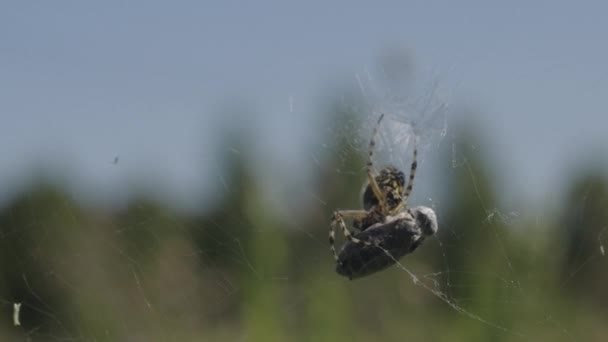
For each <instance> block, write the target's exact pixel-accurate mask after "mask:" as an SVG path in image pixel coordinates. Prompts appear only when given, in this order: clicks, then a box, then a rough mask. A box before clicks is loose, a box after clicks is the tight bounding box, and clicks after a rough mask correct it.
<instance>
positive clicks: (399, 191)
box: [363, 166, 405, 211]
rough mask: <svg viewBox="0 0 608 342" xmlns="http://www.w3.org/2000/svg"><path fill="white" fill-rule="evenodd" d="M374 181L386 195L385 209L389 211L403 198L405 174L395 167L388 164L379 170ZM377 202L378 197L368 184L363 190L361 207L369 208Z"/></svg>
mask: <svg viewBox="0 0 608 342" xmlns="http://www.w3.org/2000/svg"><path fill="white" fill-rule="evenodd" d="M376 182H377V183H378V186H379V187H380V191H381V192H382V194H383V195H384V196H385V197H386V204H387V206H388V208H387V209H388V210H389V211H390V210H392V209H394V208H396V207H397V206H399V204H400V203H401V201H402V200H403V192H404V187H405V174H404V173H403V172H402V171H400V170H398V169H397V168H395V167H392V166H389V167H387V168H384V169H382V171H380V174H379V175H378V176H376ZM377 204H378V199H377V198H376V196H375V195H374V192H373V191H372V188H371V186H370V185H369V184H368V185H367V186H366V187H365V191H364V192H363V208H365V210H369V209H371V208H372V207H373V206H375V205H377Z"/></svg>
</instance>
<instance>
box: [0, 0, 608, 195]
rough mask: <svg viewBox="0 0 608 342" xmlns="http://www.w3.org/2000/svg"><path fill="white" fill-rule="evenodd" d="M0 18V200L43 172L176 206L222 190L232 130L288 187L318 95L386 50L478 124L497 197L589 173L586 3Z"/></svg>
mask: <svg viewBox="0 0 608 342" xmlns="http://www.w3.org/2000/svg"><path fill="white" fill-rule="evenodd" d="M1 7H2V10H0V165H1V168H0V185H1V186H0V189H2V190H0V191H1V192H2V194H0V197H2V196H4V197H5V196H6V195H7V194H9V193H10V192H12V191H13V190H14V188H15V187H19V185H20V184H22V183H23V182H24V181H26V180H27V179H28V174H29V173H31V172H32V171H31V170H34V169H36V167H38V166H40V165H47V164H48V165H52V167H51V168H52V170H53V172H54V173H56V175H57V176H58V177H63V178H65V179H66V181H68V182H69V183H71V184H72V185H73V186H74V188H77V189H81V188H86V189H88V190H87V192H88V193H92V194H94V195H101V196H102V197H103V196H106V197H108V196H109V197H110V198H111V197H112V196H114V195H120V194H121V193H123V192H124V191H125V189H126V185H128V184H132V183H133V181H134V180H135V179H138V178H144V179H146V180H147V181H150V182H154V183H156V184H158V186H159V189H160V190H159V191H162V192H163V194H164V196H166V197H169V199H172V200H177V201H181V202H183V203H191V202H192V201H196V196H197V194H199V193H200V192H201V191H209V192H213V191H215V190H218V189H221V185H218V184H219V183H221V182H219V181H218V180H219V179H220V178H219V173H220V169H221V166H220V165H221V160H222V154H225V153H237V152H234V151H232V150H231V147H228V146H221V144H220V143H221V141H220V138H221V135H222V134H224V133H225V132H226V131H227V130H228V127H229V126H230V125H233V124H234V123H237V122H238V123H243V124H244V125H246V126H252V127H253V128H254V131H255V132H256V133H255V136H256V140H255V141H256V143H255V145H254V146H251V147H250V148H251V149H252V150H253V151H257V152H258V153H255V155H256V156H258V155H259V156H261V157H260V158H259V159H260V160H259V162H260V163H261V164H263V163H271V164H273V165H276V166H277V169H279V168H281V169H282V168H285V170H297V169H298V168H301V167H302V165H305V164H306V163H310V162H311V159H310V153H311V152H310V149H311V148H313V149H314V148H315V146H318V145H317V143H318V139H320V137H321V139H322V137H323V135H322V134H320V133H319V132H320V130H322V127H321V126H322V125H323V122H324V121H323V117H322V115H323V113H322V112H321V108H322V105H323V101H325V100H327V97H328V95H327V94H328V93H331V92H332V91H333V90H335V89H338V88H339V87H340V85H341V84H344V83H349V82H354V81H355V77H356V74H357V73H358V72H361V70H365V69H368V68H373V66H374V63H375V62H376V61H377V58H378V56H380V55H381V54H382V53H383V51H384V50H385V49H387V48H389V47H394V46H398V47H403V48H406V49H408V50H409V51H411V52H412V53H413V54H414V55H415V60H416V61H417V64H416V65H417V66H418V67H421V68H423V69H424V68H428V69H432V70H435V71H437V72H438V74H440V75H445V76H446V77H444V78H443V82H444V84H442V87H443V88H444V89H446V88H447V89H453V94H452V95H451V99H450V101H451V102H453V103H452V104H451V107H452V108H458V107H463V108H474V109H475V110H476V111H477V112H478V114H477V115H478V118H479V119H480V121H481V123H482V127H483V128H484V136H485V137H486V138H487V140H486V143H487V144H488V146H487V149H488V151H490V152H492V153H494V156H493V160H494V161H497V162H498V164H497V165H498V168H499V171H500V172H501V177H503V180H504V181H505V183H506V184H509V188H513V189H520V190H521V193H522V194H523V195H524V196H527V197H529V198H542V197H543V196H546V195H550V194H551V193H552V192H553V191H554V188H555V187H557V186H559V185H560V184H561V183H562V182H563V181H564V180H566V179H567V178H568V175H570V174H571V172H572V171H575V170H577V167H578V165H579V164H585V163H590V162H596V161H598V160H600V161H601V162H605V160H606V158H605V155H606V146H608V134H606V133H605V131H606V126H607V125H608V115H607V114H606V113H605V112H606V110H605V106H604V101H603V100H604V98H606V95H607V94H608V66H607V63H606V61H607V60H608V47H607V45H606V44H605V35H606V32H608V22H607V21H606V20H605V17H606V12H607V10H608V6H607V5H605V4H604V3H603V2H600V1H597V2H585V3H574V2H563V3H562V2H554V1H546V2H535V4H530V3H529V2H524V1H519V2H518V1H512V2H508V3H507V2H504V3H495V4H491V3H489V2H486V1H463V2H458V5H457V6H456V5H455V2H449V1H418V2H407V1H400V2H397V1H386V2H382V3H377V2H375V3H372V2H356V3H355V2H350V1H349V2H346V1H344V2H332V3H331V4H330V3H327V2H322V1H308V2H305V3H304V2H302V3H298V4H289V3H287V2H280V1H276V2H248V3H247V4H244V3H236V2H228V1H226V2H215V3H212V2H203V1H181V2H160V1H145V2H144V1H139V2H138V1H129V2H126V1H104V2H97V3H95V4H93V3H89V2H77V1H53V2H40V1H38V2H32V1H7V2H4V3H3V4H2V5H1ZM440 78H441V77H440ZM232 108H237V109H238V108H247V109H251V111H250V113H249V114H242V115H241V116H238V117H230V118H226V115H228V113H229V112H230V110H231V109H232ZM452 119H454V120H457V118H453V117H452ZM252 153H253V152H252ZM313 153H314V151H313ZM252 155H254V154H252ZM116 156H118V157H119V162H118V164H116V165H115V164H114V163H113V161H114V158H115V157H116ZM511 185H512V186H511Z"/></svg>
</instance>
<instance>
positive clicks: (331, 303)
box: [0, 70, 608, 341]
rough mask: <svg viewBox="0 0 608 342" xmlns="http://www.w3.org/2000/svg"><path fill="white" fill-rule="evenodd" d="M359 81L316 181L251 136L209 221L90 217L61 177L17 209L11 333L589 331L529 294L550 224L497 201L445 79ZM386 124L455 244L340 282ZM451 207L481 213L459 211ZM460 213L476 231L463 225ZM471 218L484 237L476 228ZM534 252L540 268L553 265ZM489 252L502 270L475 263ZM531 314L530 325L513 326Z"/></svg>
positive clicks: (150, 202)
mask: <svg viewBox="0 0 608 342" xmlns="http://www.w3.org/2000/svg"><path fill="white" fill-rule="evenodd" d="M353 78H354V80H355V84H356V88H355V89H356V90H355V91H354V92H351V93H349V94H347V97H348V96H352V98H363V99H364V100H363V101H351V100H352V98H349V99H347V100H345V101H344V102H340V103H338V104H337V106H336V108H337V111H338V112H340V111H343V112H344V113H345V115H346V116H345V117H339V120H338V124H337V125H335V126H332V127H334V128H332V129H329V130H328V132H329V134H328V136H327V137H324V138H323V139H321V140H322V141H321V142H320V143H318V144H317V145H314V148H313V152H312V155H311V156H310V158H303V159H305V160H306V163H305V165H312V168H313V170H312V172H311V173H314V174H316V175H317V176H316V178H315V177H314V176H310V178H311V179H312V180H311V179H307V178H306V177H303V178H298V177H297V176H296V177H294V176H293V175H294V174H295V175H298V174H299V172H298V171H297V170H299V169H300V168H302V165H300V164H295V165H296V166H295V167H294V168H295V169H296V171H294V172H284V173H285V174H289V175H291V176H292V177H291V178H290V177H288V176H286V175H285V174H281V172H277V170H278V169H279V168H280V167H281V166H282V165H280V164H276V163H274V164H273V162H272V160H270V161H269V160H264V162H263V163H261V164H262V165H258V164H255V162H256V161H258V160H259V159H260V158H263V156H264V155H265V153H259V151H255V150H252V149H249V148H248V147H247V146H246V144H247V141H245V142H240V141H238V140H236V141H231V142H230V143H228V144H226V147H225V148H224V149H222V150H221V153H220V154H222V155H225V156H226V159H225V160H221V161H213V162H211V167H212V168H214V169H216V170H218V172H217V174H216V176H215V181H216V182H215V183H216V187H215V188H211V190H209V191H210V192H213V194H214V195H213V196H210V197H211V200H209V199H208V200H207V201H208V202H207V203H206V205H205V210H201V211H199V212H195V213H191V212H180V211H175V210H173V209H171V208H168V207H167V205H166V204H163V202H162V201H161V198H162V196H159V195H158V194H157V195H156V197H155V196H151V195H149V194H148V195H142V197H143V198H135V199H132V200H131V201H130V204H128V205H126V206H125V207H118V208H111V209H109V210H107V209H106V210H99V209H98V208H90V207H84V206H82V205H80V204H78V203H76V201H75V200H74V198H73V196H72V195H71V194H70V193H69V192H68V193H65V192H64V191H61V190H58V189H57V188H58V187H61V186H63V185H61V184H60V185H58V184H54V183H52V182H50V183H46V184H43V185H40V186H38V187H37V188H35V189H34V190H32V191H26V192H25V193H26V195H23V197H22V198H20V199H18V200H15V201H14V203H15V204H13V205H11V204H9V205H8V206H6V207H4V208H3V211H2V212H3V214H2V216H1V221H0V243H2V246H1V250H2V253H3V254H2V259H3V260H4V264H3V277H2V284H1V285H0V288H1V290H2V292H0V304H1V305H2V308H3V312H4V313H5V315H4V316H3V317H4V321H3V323H2V324H1V325H0V327H1V328H0V339H2V340H17V339H25V340H32V341H90V340H135V341H138V340H200V339H203V340H211V341H213V340H217V341H221V340H264V341H268V340H277V341H285V340H311V339H317V338H318V339H325V340H336V341H337V340H368V339H370V338H382V339H383V340H402V339H403V337H404V336H407V337H408V339H411V340H446V339H447V340H470V339H478V340H493V339H503V340H522V339H523V340H539V339H550V338H557V339H558V340H576V339H577V338H578V337H579V336H585V335H584V334H583V333H581V332H579V331H577V332H572V331H570V328H569V327H568V325H567V324H566V323H567V322H568V320H567V318H564V316H567V315H568V312H565V313H563V312H561V311H560V310H559V309H558V308H556V307H555V306H553V304H552V303H551V302H549V301H548V300H545V299H542V298H541V299H538V300H536V299H535V297H536V296H537V295H538V293H539V292H541V291H539V289H537V288H532V289H530V288H529V287H528V285H527V284H535V282H533V281H531V280H530V275H529V274H527V272H529V270H530V269H529V268H524V266H522V265H524V264H523V263H522V260H521V259H522V257H521V256H520V253H519V252H520V251H519V250H518V249H517V247H516V246H519V245H522V244H525V242H529V241H536V242H535V243H538V244H540V245H542V243H543V241H544V240H539V239H538V237H534V236H533V235H535V234H539V233H542V228H543V227H542V226H544V225H547V224H548V222H547V219H545V218H542V217H540V218H537V220H536V221H535V224H536V226H539V227H538V228H539V229H538V230H537V231H536V232H528V233H526V234H524V235H525V236H524V237H522V234H520V235H514V234H512V233H513V232H511V231H510V230H513V229H514V228H515V227H517V226H520V225H522V224H523V223H522V222H521V219H520V215H519V214H518V212H517V211H513V210H511V211H508V210H501V209H500V208H502V207H505V205H504V204H502V203H500V202H498V201H496V200H494V199H492V198H491V196H490V195H489V193H490V192H489V190H488V189H487V183H488V182H487V179H486V176H484V175H483V172H482V171H480V170H481V168H480V166H479V163H478V161H477V160H475V158H473V156H474V153H473V152H474V151H475V149H474V148H472V147H473V146H475V144H474V143H471V142H468V141H466V140H464V143H463V141H461V140H459V139H461V138H456V137H455V136H453V135H451V134H452V130H451V128H452V127H451V126H452V122H453V121H452V119H451V118H449V117H448V114H449V113H450V111H449V106H448V103H449V101H448V100H445V99H444V98H445V97H446V95H445V92H444V90H443V89H441V87H440V85H441V84H442V82H439V81H437V77H436V75H432V76H431V77H428V78H430V79H431V81H430V82H425V81H424V78H425V77H424V75H422V76H418V78H417V80H418V81H417V82H414V83H413V84H410V83H407V82H405V83H400V82H398V80H392V81H391V83H390V85H391V87H394V88H389V90H386V88H385V87H384V86H383V85H382V82H384V81H382V79H381V76H378V77H373V76H372V73H371V72H369V71H366V70H363V71H362V72H358V73H355V74H354V77H353ZM420 78H422V79H423V80H422V81H420V80H419V79H420ZM395 82H396V83H397V84H395ZM404 94H406V95H404ZM287 103H288V104H287V107H288V109H286V111H287V112H289V113H294V112H295V113H297V112H298V105H297V104H298V102H297V97H295V96H290V97H289V98H288V101H287ZM336 108H334V110H335V109H336ZM353 113H354V114H353ZM380 113H384V114H385V115H386V118H385V120H384V121H383V122H382V124H381V127H380V129H379V136H378V144H377V150H378V151H377V152H378V153H376V154H375V157H374V162H375V164H376V165H377V167H379V166H380V165H386V164H392V165H395V166H397V167H398V168H399V169H401V170H405V171H406V172H407V170H409V163H411V154H412V153H411V151H412V148H413V144H414V143H417V144H418V147H419V156H420V157H419V168H418V174H417V178H416V183H415V186H414V193H413V195H412V198H411V199H410V201H409V203H410V205H412V206H413V205H426V206H429V207H432V208H433V209H434V210H435V212H436V213H437V214H438V216H439V233H438V235H437V236H436V237H433V238H430V239H427V240H426V241H425V243H424V244H423V245H422V246H421V247H420V248H419V249H418V250H417V251H416V252H415V253H413V254H412V255H408V256H406V257H405V258H403V259H402V260H395V262H396V267H392V268H391V269H388V270H386V271H383V272H380V273H378V274H374V275H371V276H369V277H366V278H363V279H360V280H357V281H352V282H351V281H348V280H346V279H344V278H341V277H339V276H338V275H337V274H335V272H334V271H333V269H334V265H333V260H332V257H331V254H330V252H329V248H328V244H327V241H326V236H327V225H328V223H329V217H330V214H331V212H332V211H333V210H335V209H337V208H342V209H351V208H353V209H355V208H360V207H361V203H360V195H361V193H360V190H361V186H362V185H363V182H364V181H365V160H364V156H365V155H366V153H367V146H368V142H369V137H370V134H371V132H372V130H373V126H374V125H375V122H376V121H377V117H378V116H379V115H380ZM349 115H350V116H349ZM241 133H242V132H232V135H233V136H238V137H241V136H242V135H243V134H241ZM112 159H113V160H114V161H113V162H112V163H110V164H111V165H110V166H109V167H120V166H121V164H122V163H124V162H125V158H124V157H121V158H120V159H119V158H117V157H114V158H110V159H109V160H112ZM331 160H337V164H332V163H331ZM252 165H253V166H252ZM224 169H228V170H231V172H230V173H228V174H227V173H226V172H224V171H223V170H224ZM434 170H441V171H442V172H447V174H448V175H450V174H454V175H455V176H454V177H455V178H454V179H455V181H454V182H452V183H450V182H448V181H441V179H442V178H445V177H447V176H446V174H445V173H443V174H439V173H437V172H435V171H434ZM458 175H460V178H458V177H457V176H458ZM438 179H439V181H438ZM462 183H467V184H466V186H463V188H464V190H462V191H463V192H464V195H462V194H461V196H460V197H457V196H456V194H457V193H458V192H459V185H461V184H462ZM311 184H312V185H311ZM353 184H358V185H357V188H352V185H353ZM448 187H449V188H450V190H449V191H450V192H449V193H448V194H447V195H446V193H445V189H446V188H448ZM311 189H312V190H311ZM590 189H593V184H591V185H589V184H587V185H585V186H584V187H583V190H581V191H582V192H581V193H580V194H579V193H576V194H574V197H575V198H577V199H580V198H587V196H588V195H589V196H591V195H590V192H591V191H592V190H590ZM453 198H456V199H457V200H466V199H469V200H470V203H466V204H467V205H463V206H459V203H453V201H454V199H453ZM453 208H456V209H457V210H456V211H455V209H453ZM467 210H468V211H467ZM465 211H467V212H466V213H465ZM450 212H452V213H450ZM460 213H463V214H462V215H461V216H466V220H464V221H459V220H458V217H459V214H460ZM523 214H525V213H522V216H523ZM466 224H471V225H474V226H475V227H474V228H469V229H465V228H467V227H464V226H465V225H466ZM607 229H608V228H606V227H604V228H602V229H601V230H600V232H599V234H596V233H591V232H590V233H586V234H584V235H585V237H589V236H591V237H592V239H591V240H593V241H592V243H593V246H596V248H595V251H596V252H595V253H592V254H590V255H589V254H588V253H585V252H587V251H588V250H589V249H588V248H586V247H585V245H584V241H582V242H581V246H583V247H581V248H580V250H579V251H577V253H578V254H577V257H576V258H572V260H573V262H572V272H570V273H569V274H568V275H567V276H566V277H565V279H564V280H561V281H558V283H559V286H557V287H558V288H563V287H567V286H569V285H570V284H571V283H574V282H575V280H577V279H578V278H579V277H583V276H584V274H585V273H587V272H586V270H587V269H590V268H591V267H592V266H593V264H594V263H595V264H597V263H598V260H600V259H601V257H603V255H604V244H603V242H604V241H605V239H606V235H607V234H606V231H607ZM514 240H516V241H518V243H515V242H513V241H514ZM520 240H526V241H524V242H521V241H520ZM538 241H541V242H538ZM339 244H340V240H339V241H338V245H339ZM539 249H540V250H541V251H543V252H544V251H546V249H545V247H544V246H539ZM581 251H582V252H581ZM527 253H528V254H524V256H525V257H529V258H530V259H534V258H539V256H538V255H534V254H530V253H529V252H527ZM485 258H488V259H490V261H491V262H490V261H488V263H487V264H486V263H485V260H482V261H484V262H476V260H477V259H485ZM555 258H556V256H553V257H552V259H555ZM539 260H543V261H544V260H546V259H542V258H539ZM534 264H536V265H537V264H538V263H534ZM487 265H490V266H487ZM542 267H544V266H541V267H540V268H538V270H539V272H541V273H542V272H543V269H542ZM544 272H545V273H547V272H546V271H544ZM520 314H521V315H522V317H523V318H522V319H521V320H517V319H515V318H514V317H516V316H517V315H520ZM461 318H464V320H461ZM523 320H527V321H529V322H530V323H529V324H527V323H526V322H523ZM404 324H405V325H406V326H405V328H404ZM437 327H440V328H437Z"/></svg>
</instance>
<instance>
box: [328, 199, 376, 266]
mask: <svg viewBox="0 0 608 342" xmlns="http://www.w3.org/2000/svg"><path fill="white" fill-rule="evenodd" d="M366 215H367V212H366V211H364V210H338V211H335V212H334V215H333V219H332V221H331V224H330V225H329V249H330V250H331V252H332V253H333V255H334V259H336V262H339V260H338V253H336V248H335V246H334V242H335V238H336V235H335V229H336V225H337V226H339V227H340V229H341V230H342V234H344V237H345V238H346V239H347V240H348V241H350V242H352V243H356V244H363V245H365V246H371V245H372V243H371V242H368V241H363V240H360V239H357V238H356V237H353V235H352V234H351V233H350V231H349V230H348V228H347V227H346V223H345V222H344V217H349V218H355V219H360V218H363V217H365V216H366Z"/></svg>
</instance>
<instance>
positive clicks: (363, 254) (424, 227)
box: [329, 114, 438, 280]
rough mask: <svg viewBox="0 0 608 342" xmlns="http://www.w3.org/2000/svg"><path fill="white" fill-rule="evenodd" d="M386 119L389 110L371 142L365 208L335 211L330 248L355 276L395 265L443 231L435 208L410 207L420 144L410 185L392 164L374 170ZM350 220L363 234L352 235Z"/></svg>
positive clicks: (343, 271) (339, 265)
mask: <svg viewBox="0 0 608 342" xmlns="http://www.w3.org/2000/svg"><path fill="white" fill-rule="evenodd" d="M383 117H384V114H381V115H380V118H378V122H377V123H376V126H375V127H374V131H373V133H372V137H371V139H370V142H369V151H368V161H367V178H368V184H367V185H366V187H365V191H364V192H363V198H362V199H363V209H362V210H337V211H335V212H334V214H333V217H332V221H331V224H330V228H329V246H330V249H331V251H332V253H333V255H334V258H335V260H336V272H337V273H338V274H340V275H343V276H345V277H348V278H349V279H351V280H352V279H355V278H361V277H365V276H367V275H370V274H373V273H376V272H379V271H381V270H384V269H386V268H387V267H389V266H391V265H393V264H395V263H396V262H397V260H399V259H400V258H401V257H403V256H404V255H406V254H409V253H412V252H413V251H414V250H416V248H418V247H419V246H420V245H421V244H422V242H423V241H424V240H425V238H426V237H427V236H432V235H434V234H435V233H437V229H438V224H437V216H436V215H435V212H434V211H433V209H431V208H429V207H424V206H419V207H414V208H408V207H407V199H408V197H409V196H410V193H411V192H412V188H413V186H414V177H415V175H416V169H417V167H418V163H417V157H418V148H417V146H416V144H414V156H413V160H412V164H411V166H410V175H409V178H408V181H407V186H406V185H405V175H404V173H403V172H402V171H400V170H398V169H397V168H395V167H392V166H389V167H386V168H384V169H382V170H381V171H380V173H377V172H376V171H375V170H374V164H373V162H372V157H373V155H374V147H375V145H376V141H375V139H376V136H377V134H378V127H379V126H380V122H381V121H382V119H383ZM345 219H350V220H352V226H353V228H354V229H357V230H358V231H359V232H358V233H355V234H353V233H351V232H350V231H349V229H348V227H347V226H346V223H345V221H344V220H345ZM337 227H339V229H341V230H342V233H343V234H344V237H345V238H346V240H347V241H346V242H345V243H344V245H343V246H342V249H341V250H340V253H336V249H335V247H334V242H335V230H336V228H337Z"/></svg>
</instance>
